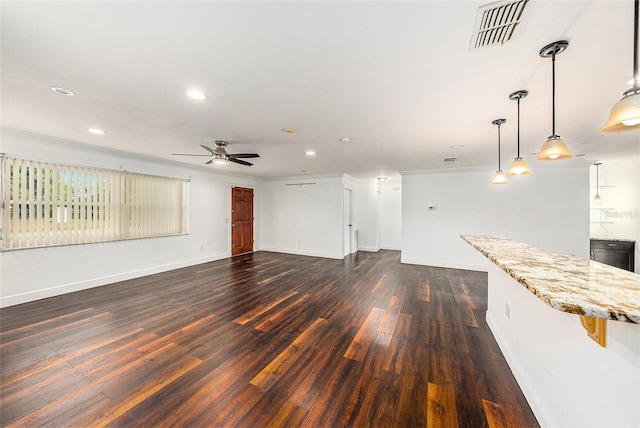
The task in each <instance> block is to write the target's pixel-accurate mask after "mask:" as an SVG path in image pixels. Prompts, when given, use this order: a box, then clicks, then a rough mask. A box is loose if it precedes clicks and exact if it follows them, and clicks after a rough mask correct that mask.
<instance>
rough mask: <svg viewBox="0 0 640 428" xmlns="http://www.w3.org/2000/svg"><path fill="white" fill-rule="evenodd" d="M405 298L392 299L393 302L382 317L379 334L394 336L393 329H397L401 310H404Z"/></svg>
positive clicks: (395, 297)
mask: <svg viewBox="0 0 640 428" xmlns="http://www.w3.org/2000/svg"><path fill="white" fill-rule="evenodd" d="M403 301H404V299H403V298H401V297H398V296H393V297H391V302H390V303H389V306H388V307H387V310H386V311H385V312H384V315H383V316H382V320H381V321H380V325H379V326H378V333H384V334H393V329H394V328H395V327H396V322H397V321H398V315H400V309H402V302H403Z"/></svg>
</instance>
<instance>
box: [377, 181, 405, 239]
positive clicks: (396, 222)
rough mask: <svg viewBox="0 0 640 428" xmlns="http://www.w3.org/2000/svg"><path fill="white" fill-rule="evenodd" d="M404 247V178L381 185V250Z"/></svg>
mask: <svg viewBox="0 0 640 428" xmlns="http://www.w3.org/2000/svg"><path fill="white" fill-rule="evenodd" d="M401 246H402V178H400V177H399V178H397V179H391V180H387V181H385V182H384V183H382V184H380V248H383V249H385V250H400V249H401Z"/></svg>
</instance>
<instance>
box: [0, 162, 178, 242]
mask: <svg viewBox="0 0 640 428" xmlns="http://www.w3.org/2000/svg"><path fill="white" fill-rule="evenodd" d="M1 184H2V202H3V204H2V207H3V216H2V217H3V224H2V244H3V245H2V249H4V250H8V249H19V248H34V247H46V246H53V245H69V244H81V243H88V242H104V241H116V240H122V239H134V238H150V237H159V236H171V235H180V234H184V233H188V230H187V227H188V213H187V210H188V203H187V201H188V190H189V187H188V181H186V180H180V179H176V178H168V177H157V176H149V175H142V174H134V173H130V172H123V171H110V170H103V169H95V168H86V167H78V166H68V165H59V164H54V163H46V162H36V161H30V160H24V159H15V158H11V157H2V183H1Z"/></svg>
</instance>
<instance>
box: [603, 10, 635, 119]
mask: <svg viewBox="0 0 640 428" xmlns="http://www.w3.org/2000/svg"><path fill="white" fill-rule="evenodd" d="M638 3H639V0H635V6H634V9H635V18H634V20H633V87H632V88H631V89H629V90H627V91H626V92H625V93H624V94H622V99H621V100H620V101H618V102H617V103H616V104H615V105H614V106H613V108H612V109H611V117H609V120H608V121H607V123H605V124H604V126H603V127H602V128H600V132H618V131H628V130H631V129H640V78H639V77H638V19H639V18H638V15H639V14H640V12H639V11H638V9H639V8H640V6H638Z"/></svg>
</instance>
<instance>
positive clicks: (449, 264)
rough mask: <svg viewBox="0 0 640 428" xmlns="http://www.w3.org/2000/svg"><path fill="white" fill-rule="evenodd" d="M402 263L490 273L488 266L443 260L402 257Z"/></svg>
mask: <svg viewBox="0 0 640 428" xmlns="http://www.w3.org/2000/svg"><path fill="white" fill-rule="evenodd" d="M400 262H401V263H404V264H408V265H422V266H434V267H442V268H448V269H462V270H475V271H480V272H488V268H487V265H476V264H467V263H457V262H446V261H442V260H421V259H411V258H407V257H403V256H400Z"/></svg>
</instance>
